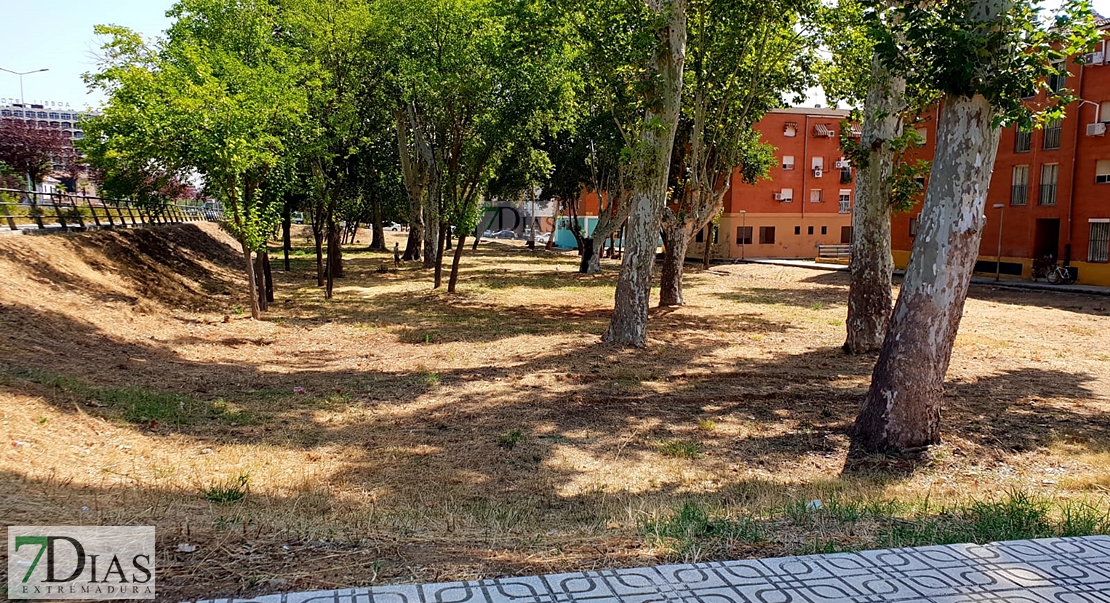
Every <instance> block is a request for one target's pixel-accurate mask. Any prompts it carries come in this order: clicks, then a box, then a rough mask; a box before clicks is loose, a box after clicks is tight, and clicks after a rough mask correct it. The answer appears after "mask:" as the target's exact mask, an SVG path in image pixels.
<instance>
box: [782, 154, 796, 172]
mask: <svg viewBox="0 0 1110 603" xmlns="http://www.w3.org/2000/svg"><path fill="white" fill-rule="evenodd" d="M782 169H784V170H792V169H794V156H793V155H783V157H782Z"/></svg>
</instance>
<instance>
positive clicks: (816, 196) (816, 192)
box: [809, 188, 821, 203]
mask: <svg viewBox="0 0 1110 603" xmlns="http://www.w3.org/2000/svg"><path fill="white" fill-rule="evenodd" d="M809 202H810V203H820V202H821V189H819V188H815V189H810V191H809Z"/></svg>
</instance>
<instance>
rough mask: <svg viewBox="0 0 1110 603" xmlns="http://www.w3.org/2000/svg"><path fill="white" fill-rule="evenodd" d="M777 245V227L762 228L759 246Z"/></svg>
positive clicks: (760, 228)
mask: <svg viewBox="0 0 1110 603" xmlns="http://www.w3.org/2000/svg"><path fill="white" fill-rule="evenodd" d="M774 243H775V227H774V226H760V227H759V244H760V245H773V244H774Z"/></svg>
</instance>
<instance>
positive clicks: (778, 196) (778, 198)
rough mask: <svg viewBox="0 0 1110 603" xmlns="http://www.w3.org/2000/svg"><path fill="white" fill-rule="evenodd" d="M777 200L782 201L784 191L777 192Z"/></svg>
mask: <svg viewBox="0 0 1110 603" xmlns="http://www.w3.org/2000/svg"><path fill="white" fill-rule="evenodd" d="M774 197H775V201H782V193H775V195H774Z"/></svg>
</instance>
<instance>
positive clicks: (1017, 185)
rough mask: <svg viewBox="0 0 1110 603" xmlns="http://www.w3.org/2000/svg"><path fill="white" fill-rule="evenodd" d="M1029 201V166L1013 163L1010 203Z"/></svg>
mask: <svg viewBox="0 0 1110 603" xmlns="http://www.w3.org/2000/svg"><path fill="white" fill-rule="evenodd" d="M1028 202H1029V166H1027V165H1015V166H1014V178H1013V180H1012V184H1011V185H1010V205H1025V204H1026V203H1028Z"/></svg>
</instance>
